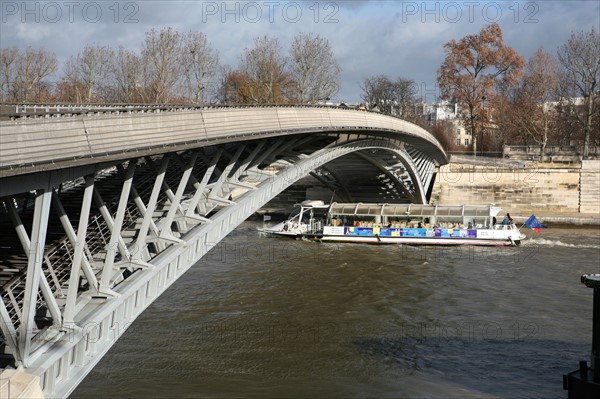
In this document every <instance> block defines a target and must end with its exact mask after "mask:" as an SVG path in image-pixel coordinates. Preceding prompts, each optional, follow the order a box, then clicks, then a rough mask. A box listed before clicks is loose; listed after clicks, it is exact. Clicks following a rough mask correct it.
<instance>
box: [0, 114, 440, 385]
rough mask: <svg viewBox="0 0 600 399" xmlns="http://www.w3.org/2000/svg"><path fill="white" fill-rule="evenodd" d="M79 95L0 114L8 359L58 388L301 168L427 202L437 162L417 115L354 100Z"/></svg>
mask: <svg viewBox="0 0 600 399" xmlns="http://www.w3.org/2000/svg"><path fill="white" fill-rule="evenodd" d="M75 109H77V110H79V111H78V112H75V111H74V110H73V109H71V108H70V109H69V110H68V112H65V111H60V110H54V111H52V112H50V111H47V112H42V113H41V115H40V112H37V111H36V112H34V113H32V114H34V115H37V117H35V118H23V117H22V116H23V115H20V114H19V113H18V112H16V113H15V114H14V115H12V117H13V119H15V118H17V117H18V118H17V119H15V120H11V121H5V122H0V129H1V130H0V139H1V144H2V145H1V147H0V179H1V180H0V197H1V198H2V202H1V204H0V205H1V206H0V226H1V228H2V240H3V242H2V243H1V246H2V256H1V257H0V265H1V270H0V296H1V299H2V300H1V301H0V316H1V317H0V320H1V322H2V324H1V327H2V337H1V342H0V344H1V348H2V350H3V352H4V355H3V356H4V357H3V364H4V365H9V366H13V367H20V368H22V369H23V370H25V371H26V372H28V373H32V374H35V375H39V376H40V377H41V382H42V388H43V390H44V392H45V393H46V394H48V395H50V396H53V397H55V396H59V397H64V396H67V395H68V394H69V393H70V392H71V391H72V390H73V389H74V388H75V387H76V386H77V384H78V383H79V382H80V381H81V380H82V379H83V378H84V377H85V376H86V375H87V373H88V372H89V371H90V370H91V369H92V368H93V367H94V365H95V364H96V363H97V362H98V361H99V360H100V359H101V358H102V356H103V355H104V354H105V353H106V352H107V351H108V350H109V349H110V347H111V346H112V344H113V343H114V342H115V341H116V340H117V339H118V337H119V336H120V335H121V334H122V333H123V331H124V330H125V329H126V328H127V327H128V325H130V324H131V323H132V322H133V321H134V320H135V319H136V317H137V316H138V315H139V314H141V313H142V312H143V311H144V310H145V309H146V307H147V306H149V305H150V304H151V303H152V302H153V301H154V300H155V299H156V298H157V297H158V296H160V295H161V293H162V292H163V291H164V290H166V289H167V288H168V287H169V286H170V285H171V284H172V283H173V282H174V281H176V280H177V279H178V278H179V277H180V276H181V275H182V274H183V273H184V272H185V271H186V270H188V269H189V268H190V267H192V266H193V265H194V264H195V263H196V262H198V261H199V260H200V259H201V258H202V257H203V256H204V255H205V254H206V253H207V252H208V251H209V250H210V249H211V248H213V247H214V246H215V245H216V244H217V243H218V242H219V241H220V240H221V239H223V238H224V237H225V236H226V235H227V234H228V233H229V232H231V231H232V230H233V229H234V228H235V227H237V226H238V225H239V224H240V223H242V222H243V221H244V220H246V219H247V218H248V217H249V216H251V215H252V214H253V213H255V212H256V211H257V210H258V209H260V208H261V207H262V206H264V205H265V204H266V203H267V202H268V201H269V200H271V199H272V198H274V197H275V196H277V195H278V194H279V193H281V192H282V191H283V190H285V189H286V188H287V187H289V186H290V185H292V184H293V183H294V182H296V181H297V180H298V179H300V178H302V177H303V176H306V175H308V174H312V175H313V176H315V177H316V178H317V179H319V180H320V181H321V182H322V183H324V184H326V185H328V186H329V187H331V188H332V189H333V190H336V192H338V193H339V195H340V196H341V197H342V198H343V199H344V200H347V201H349V202H359V201H364V202H388V203H426V202H427V200H428V193H429V192H430V187H431V185H432V184H433V180H434V175H435V170H436V168H437V167H438V166H439V165H440V164H442V163H445V162H446V155H445V153H444V152H443V150H442V149H441V148H440V146H439V143H437V141H436V140H435V139H434V138H433V137H432V136H430V135H429V134H428V133H427V132H426V131H424V130H423V129H420V128H418V127H417V126H415V125H411V124H409V123H407V122H405V121H402V120H399V119H396V118H392V117H388V116H383V115H379V114H373V113H367V112H361V111H355V110H341V109H332V108H311V107H241V108H231V107H228V108H206V109H193V108H185V109H182V108H171V107H168V108H161V107H151V108H144V107H125V108H123V107H103V108H101V109H100V108H97V109H93V108H92V107H88V108H83V107H81V108H75ZM18 110H19V108H18V107H17V108H16V111H18Z"/></svg>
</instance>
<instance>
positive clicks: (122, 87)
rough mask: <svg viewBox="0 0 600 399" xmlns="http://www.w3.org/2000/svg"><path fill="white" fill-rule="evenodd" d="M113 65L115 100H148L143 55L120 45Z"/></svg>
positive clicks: (126, 101) (124, 101) (131, 101)
mask: <svg viewBox="0 0 600 399" xmlns="http://www.w3.org/2000/svg"><path fill="white" fill-rule="evenodd" d="M111 67H112V76H113V78H114V86H115V87H114V95H113V96H114V101H117V102H122V103H134V102H146V97H145V92H144V87H143V77H142V72H143V70H142V60H141V57H139V56H138V55H137V54H135V53H133V52H131V51H129V50H126V49H124V48H123V47H119V51H118V52H117V54H116V57H115V59H114V62H113V63H112V64H111Z"/></svg>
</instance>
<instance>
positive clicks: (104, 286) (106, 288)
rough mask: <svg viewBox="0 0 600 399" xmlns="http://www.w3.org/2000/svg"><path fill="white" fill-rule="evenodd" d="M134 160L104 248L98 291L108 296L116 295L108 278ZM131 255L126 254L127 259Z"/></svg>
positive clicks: (126, 175) (119, 232) (127, 198)
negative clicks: (104, 253) (108, 239)
mask: <svg viewBox="0 0 600 399" xmlns="http://www.w3.org/2000/svg"><path fill="white" fill-rule="evenodd" d="M135 167H136V164H135V162H131V161H130V162H129V165H128V167H127V172H126V173H125V181H124V182H123V189H122V190H121V196H120V198H119V204H118V206H117V214H116V215H115V219H114V223H113V226H112V229H111V234H110V241H109V242H108V246H107V248H106V258H105V260H104V267H103V269H102V274H101V277H100V287H99V289H98V291H99V292H100V293H102V294H106V295H108V296H115V295H118V294H116V293H115V292H114V291H112V290H111V287H110V280H111V278H112V277H113V275H114V274H115V271H114V270H113V266H114V263H115V255H116V253H117V249H116V248H117V246H118V244H119V241H120V240H121V241H122V237H121V227H122V226H123V219H124V218H125V210H126V209H127V202H128V200H129V191H130V190H131V185H132V184H133V173H134V172H135ZM130 258H131V257H130V256H129V254H127V260H129V259H130Z"/></svg>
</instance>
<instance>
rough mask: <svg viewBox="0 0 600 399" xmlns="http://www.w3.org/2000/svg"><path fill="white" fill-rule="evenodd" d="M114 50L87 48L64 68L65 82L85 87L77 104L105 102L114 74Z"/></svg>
mask: <svg viewBox="0 0 600 399" xmlns="http://www.w3.org/2000/svg"><path fill="white" fill-rule="evenodd" d="M114 57H115V54H114V50H112V49H111V48H109V47H106V46H85V48H84V49H83V52H81V53H79V54H78V55H77V57H71V58H69V59H68V60H67V62H66V64H65V66H64V75H65V80H66V81H67V82H68V83H70V84H72V85H73V87H76V88H78V87H83V89H84V90H85V92H84V93H78V92H76V94H77V99H76V101H77V102H81V101H84V102H87V103H90V102H93V101H101V100H105V99H106V98H105V95H106V93H102V91H103V90H104V91H105V89H106V88H107V86H108V84H109V81H110V75H111V73H112V68H111V65H112V62H113V59H114Z"/></svg>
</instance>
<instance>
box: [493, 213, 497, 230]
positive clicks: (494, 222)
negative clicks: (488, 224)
mask: <svg viewBox="0 0 600 399" xmlns="http://www.w3.org/2000/svg"><path fill="white" fill-rule="evenodd" d="M496 222H497V220H496V216H493V217H492V229H493V228H494V227H495V226H496Z"/></svg>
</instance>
